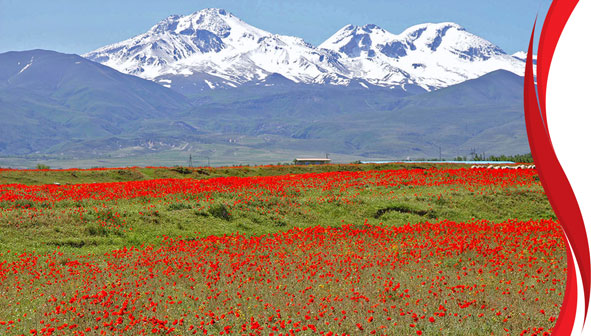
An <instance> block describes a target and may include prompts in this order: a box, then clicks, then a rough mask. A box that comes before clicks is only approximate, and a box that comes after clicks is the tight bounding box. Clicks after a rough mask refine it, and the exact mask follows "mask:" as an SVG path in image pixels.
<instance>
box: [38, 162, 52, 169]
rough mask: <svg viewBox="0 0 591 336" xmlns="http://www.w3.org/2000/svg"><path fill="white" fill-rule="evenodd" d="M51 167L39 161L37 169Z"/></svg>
mask: <svg viewBox="0 0 591 336" xmlns="http://www.w3.org/2000/svg"><path fill="white" fill-rule="evenodd" d="M49 168H50V167H49V166H48V165H45V164H42V163H38V164H37V169H49Z"/></svg>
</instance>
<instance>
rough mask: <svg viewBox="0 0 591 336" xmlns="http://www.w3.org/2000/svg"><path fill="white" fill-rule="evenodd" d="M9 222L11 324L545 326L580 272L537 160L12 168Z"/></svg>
mask: <svg viewBox="0 0 591 336" xmlns="http://www.w3.org/2000/svg"><path fill="white" fill-rule="evenodd" d="M39 173H41V172H39ZM0 228H1V233H2V237H0V253H1V254H2V259H1V260H2V261H0V306H1V307H3V309H2V310H0V334H2V335H211V334H215V335H226V334H236V335H295V334H299V335H343V334H344V335H375V334H377V335H544V334H549V333H550V332H551V331H552V328H553V326H554V324H555V321H556V318H557V316H558V314H559V311H560V306H561V303H562V300H563V293H564V288H565V282H566V254H565V245H564V241H563V239H562V231H561V228H560V225H559V224H558V222H557V221H556V219H555V217H554V214H553V213H552V210H551V207H550V205H549V204H548V202H547V200H546V197H545V194H544V193H543V189H542V187H541V185H540V182H539V179H538V176H537V173H536V171H535V170H529V169H526V170H490V169H466V168H458V169H447V168H446V169H438V168H429V169H396V170H387V169H375V170H369V171H332V172H322V173H316V172H313V173H312V172H311V173H305V174H284V175H275V176H250V177H236V176H233V177H215V178H209V179H190V178H185V179H154V180H142V181H127V182H106V183H85V184H70V185H54V184H42V185H25V184H15V183H13V184H10V183H8V184H3V185H0Z"/></svg>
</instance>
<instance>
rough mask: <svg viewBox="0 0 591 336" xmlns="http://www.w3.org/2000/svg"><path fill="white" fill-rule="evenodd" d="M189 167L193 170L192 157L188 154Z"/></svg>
mask: <svg viewBox="0 0 591 336" xmlns="http://www.w3.org/2000/svg"><path fill="white" fill-rule="evenodd" d="M189 167H191V168H193V156H191V154H189Z"/></svg>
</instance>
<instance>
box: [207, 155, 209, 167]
mask: <svg viewBox="0 0 591 336" xmlns="http://www.w3.org/2000/svg"><path fill="white" fill-rule="evenodd" d="M207 166H208V167H209V156H208V157H207Z"/></svg>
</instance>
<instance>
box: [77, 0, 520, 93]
mask: <svg viewBox="0 0 591 336" xmlns="http://www.w3.org/2000/svg"><path fill="white" fill-rule="evenodd" d="M83 56H84V57H86V58H88V59H90V60H93V61H96V62H99V63H102V64H104V65H107V66H110V67H112V68H115V69H117V70H119V71H121V72H124V73H128V74H132V75H136V76H139V77H142V78H146V79H150V80H154V81H156V82H158V83H160V84H162V85H165V86H167V87H172V88H182V89H183V90H185V91H187V90H188V91H191V90H203V89H214V88H219V87H236V86H239V85H242V84H246V83H255V84H264V83H265V79H266V78H267V77H268V76H270V75H280V77H284V78H287V79H288V80H291V81H293V82H295V83H304V84H332V85H350V84H351V85H352V83H359V80H362V81H365V82H367V83H370V84H373V85H378V86H384V87H402V88H405V87H407V86H420V87H422V88H424V89H427V90H431V89H437V88H441V87H446V86H449V85H453V84H456V83H459V82H462V81H465V80H468V79H472V78H476V77H479V76H481V75H484V74H486V73H489V72H492V71H494V70H498V69H504V70H508V71H511V72H514V73H516V74H519V75H523V71H524V62H523V61H522V60H521V59H519V58H518V57H517V56H511V55H507V54H506V53H505V52H503V50H501V49H500V48H499V47H497V46H495V45H494V44H492V43H491V42H489V41H486V40H484V39H482V38H480V37H478V36H476V35H474V34H471V33H469V32H467V31H466V30H465V29H464V28H462V27H461V26H459V25H457V24H455V23H438V24H431V23H427V24H421V25H417V26H413V27H410V28H408V29H407V30H405V31H404V32H402V33H401V34H399V35H395V34H392V33H390V32H388V31H386V30H384V29H382V28H380V27H378V26H376V25H365V26H363V27H358V26H352V25H347V26H345V27H343V28H342V29H340V30H339V31H338V32H337V33H335V34H334V35H333V36H331V37H330V38H329V39H328V40H326V41H325V42H323V43H322V44H321V45H320V46H319V47H314V46H313V45H311V44H309V43H307V42H305V41H304V40H302V39H301V38H298V37H292V36H283V35H276V34H272V33H269V32H266V31H264V30H261V29H258V28H256V27H253V26H251V25H249V24H247V23H245V22H244V21H242V20H240V19H239V18H237V17H236V16H234V15H232V14H230V13H229V12H227V11H225V10H223V9H213V8H209V9H204V10H201V11H198V12H196V13H193V14H190V15H186V16H178V15H173V16H169V17H168V18H166V19H165V20H163V21H161V22H159V23H158V24H157V25H155V26H154V27H152V28H151V29H150V30H149V31H148V32H146V33H144V34H141V35H138V36H135V37H133V38H130V39H128V40H125V41H122V42H119V43H115V44H112V45H109V46H105V47H103V48H100V49H97V50H95V51H92V52H90V53H88V54H85V55H83ZM264 85H271V84H264Z"/></svg>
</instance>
